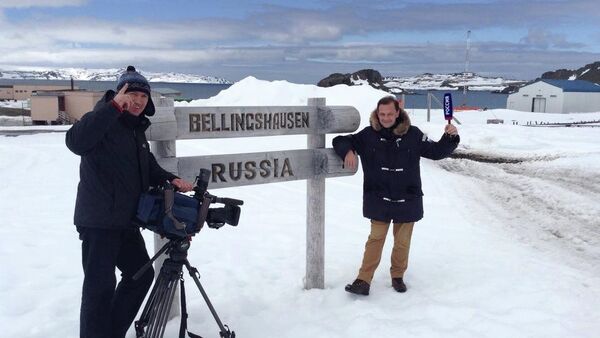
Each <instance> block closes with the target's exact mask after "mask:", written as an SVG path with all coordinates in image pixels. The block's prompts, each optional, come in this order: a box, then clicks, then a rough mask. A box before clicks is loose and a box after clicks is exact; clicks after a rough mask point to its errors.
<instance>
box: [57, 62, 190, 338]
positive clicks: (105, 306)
mask: <svg viewBox="0 0 600 338" xmlns="http://www.w3.org/2000/svg"><path fill="white" fill-rule="evenodd" d="M117 91H118V92H117V93H115V92H114V91H112V90H109V91H107V92H106V94H105V95H104V97H103V98H102V99H101V100H100V101H99V102H98V103H97V104H96V106H95V107H94V110H93V111H91V112H89V113H87V114H85V115H84V116H83V117H82V118H81V120H80V121H78V122H77V123H75V124H74V125H73V126H72V127H71V128H70V129H69V130H68V131H67V136H66V144H67V147H68V148H69V149H70V150H71V151H72V152H73V153H75V154H77V155H79V156H81V163H80V167H79V175H80V181H79V186H78V188H77V200H76V203H75V217H74V223H75V225H76V226H77V231H78V232H79V238H80V239H81V240H82V265H83V272H84V281H83V289H82V297H81V313H80V336H81V337H85V338H92V337H102V338H116V337H125V334H126V332H127V330H128V328H129V326H130V325H131V323H132V321H133V319H134V317H135V315H136V313H137V311H138V310H139V308H140V306H141V304H142V302H143V300H144V297H145V295H146V293H147V292H148V289H149V288H150V285H151V284H152V279H153V276H154V271H153V270H152V269H151V268H150V269H148V270H147V271H146V273H145V274H144V275H143V276H142V277H141V278H140V279H138V280H133V278H132V277H133V275H134V274H135V273H136V272H137V271H138V270H139V269H140V268H141V267H142V266H143V265H144V264H146V262H148V261H149V257H148V252H147V251H146V247H145V244H144V239H143V238H142V235H141V233H140V230H139V228H137V227H136V226H135V225H133V224H132V222H131V220H132V219H133V217H134V215H135V212H136V209H137V203H138V200H139V196H140V194H141V193H143V192H146V191H147V190H148V188H149V187H150V186H156V185H159V184H161V183H164V182H165V181H170V182H171V183H172V184H173V185H174V186H176V187H177V188H178V189H179V190H180V191H182V192H185V191H189V190H191V189H192V184H191V183H189V182H186V181H184V180H182V179H180V178H178V177H177V176H175V175H173V174H171V173H169V172H167V171H165V170H164V169H162V168H161V167H160V166H159V165H158V163H157V162H156V159H155V158H154V156H153V155H152V153H151V152H150V149H149V144H148V142H147V141H146V136H145V134H144V131H145V130H146V129H147V128H148V127H149V126H150V120H148V118H146V116H152V115H154V110H155V108H154V103H153V102H152V98H151V96H150V85H149V83H148V81H147V80H146V78H144V77H143V76H142V75H141V74H140V73H138V72H137V71H136V70H135V68H134V67H133V66H129V67H128V68H127V71H126V72H125V73H124V74H123V75H122V76H121V77H120V78H119V81H118V83H117ZM115 267H116V268H118V269H119V270H120V271H121V280H120V282H119V284H118V285H116V278H115Z"/></svg>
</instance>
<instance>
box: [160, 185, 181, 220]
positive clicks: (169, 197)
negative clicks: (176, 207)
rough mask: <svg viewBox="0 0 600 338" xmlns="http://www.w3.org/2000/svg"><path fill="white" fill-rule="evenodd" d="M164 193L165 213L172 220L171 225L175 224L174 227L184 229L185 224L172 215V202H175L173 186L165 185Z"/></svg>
mask: <svg viewBox="0 0 600 338" xmlns="http://www.w3.org/2000/svg"><path fill="white" fill-rule="evenodd" d="M164 193H165V215H166V216H167V217H169V219H170V220H171V221H173V225H175V229H177V230H184V229H185V224H184V223H182V222H179V221H178V220H177V218H175V216H173V204H174V203H175V191H174V190H173V186H170V187H167V188H165V190H164Z"/></svg>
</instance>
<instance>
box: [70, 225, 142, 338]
mask: <svg viewBox="0 0 600 338" xmlns="http://www.w3.org/2000/svg"><path fill="white" fill-rule="evenodd" d="M77 231H78V232H79V238H80V239H81V240H82V245H81V249H82V250H81V251H82V264H83V273H84V280H83V290H82V295H81V312H80V337H81V338H124V337H125V334H126V333H127V330H128V329H129V327H130V326H131V323H132V322H133V319H134V318H135V315H136V314H137V312H138V310H139V308H140V306H141V305H142V302H143V301H144V297H145V296H146V293H147V292H148V289H149V288H150V286H151V285H152V280H153V279H154V270H153V269H152V267H150V268H149V269H148V270H146V272H145V273H144V274H143V275H142V276H141V278H139V279H138V280H133V278H132V277H133V275H134V274H135V273H136V272H137V271H138V270H139V269H140V268H141V267H142V266H143V265H144V264H146V263H147V262H148V261H149V260H150V258H149V257H148V252H147V251H146V245H145V244H144V239H143V237H142V234H141V233H140V230H139V229H137V228H132V229H127V230H113V229H97V228H87V227H77ZM115 268H118V269H119V270H120V271H121V281H120V282H119V284H118V285H116V284H117V281H116V277H115Z"/></svg>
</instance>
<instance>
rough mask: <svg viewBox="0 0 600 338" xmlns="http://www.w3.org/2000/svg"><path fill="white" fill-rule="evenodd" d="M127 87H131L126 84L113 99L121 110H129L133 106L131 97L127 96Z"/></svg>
mask: <svg viewBox="0 0 600 338" xmlns="http://www.w3.org/2000/svg"><path fill="white" fill-rule="evenodd" d="M127 87H129V83H126V84H125V85H124V86H123V88H121V90H119V92H118V93H117V95H115V97H113V101H115V103H116V104H118V105H119V107H121V110H129V107H131V105H132V104H133V102H132V100H131V97H129V95H127V94H125V91H127Z"/></svg>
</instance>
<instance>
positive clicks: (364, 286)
mask: <svg viewBox="0 0 600 338" xmlns="http://www.w3.org/2000/svg"><path fill="white" fill-rule="evenodd" d="M370 288H371V285H369V283H367V282H365V281H364V280H362V279H356V280H355V281H354V282H353V283H352V284H348V285H346V291H348V292H350V293H355V294H357V295H363V296H368V295H369V289H370Z"/></svg>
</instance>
